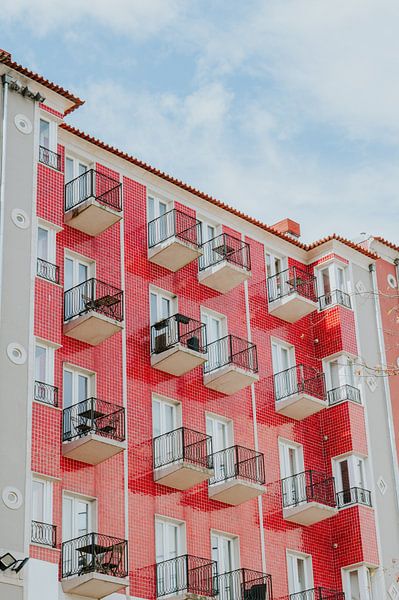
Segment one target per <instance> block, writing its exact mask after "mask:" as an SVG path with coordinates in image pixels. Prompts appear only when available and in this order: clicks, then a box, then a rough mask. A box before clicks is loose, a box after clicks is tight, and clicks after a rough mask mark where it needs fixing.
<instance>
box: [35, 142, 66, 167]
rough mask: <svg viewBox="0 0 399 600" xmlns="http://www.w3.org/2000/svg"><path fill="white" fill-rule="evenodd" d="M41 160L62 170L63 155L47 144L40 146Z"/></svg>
mask: <svg viewBox="0 0 399 600" xmlns="http://www.w3.org/2000/svg"><path fill="white" fill-rule="evenodd" d="M39 162H41V163H43V164H44V165H47V166H48V167H52V168H53V169H56V170H57V171H61V156H60V155H59V154H57V152H53V151H52V150H49V149H48V148H46V147H45V146H39Z"/></svg>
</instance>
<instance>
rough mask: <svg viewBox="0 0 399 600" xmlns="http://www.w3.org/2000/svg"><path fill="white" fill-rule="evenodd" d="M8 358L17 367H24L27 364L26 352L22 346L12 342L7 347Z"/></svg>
mask: <svg viewBox="0 0 399 600" xmlns="http://www.w3.org/2000/svg"><path fill="white" fill-rule="evenodd" d="M7 356H8V358H9V359H10V361H11V362H13V363H14V364H15V365H23V364H24V363H25V362H26V350H25V348H24V347H23V346H22V344H18V343H17V342H11V344H8V346H7Z"/></svg>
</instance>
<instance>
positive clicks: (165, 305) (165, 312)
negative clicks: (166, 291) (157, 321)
mask: <svg viewBox="0 0 399 600" xmlns="http://www.w3.org/2000/svg"><path fill="white" fill-rule="evenodd" d="M161 311H162V314H161V319H166V318H167V317H170V300H169V298H161Z"/></svg>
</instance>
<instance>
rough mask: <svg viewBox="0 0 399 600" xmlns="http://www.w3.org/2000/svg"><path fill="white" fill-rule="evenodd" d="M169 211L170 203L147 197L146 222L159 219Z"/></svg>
mask: <svg viewBox="0 0 399 600" xmlns="http://www.w3.org/2000/svg"><path fill="white" fill-rule="evenodd" d="M169 210H170V203H169V202H166V200H160V199H159V198H156V197H155V196H148V203H147V214H148V222H150V221H153V220H154V219H157V218H158V217H161V216H162V215H164V214H165V213H167V212H168V211H169Z"/></svg>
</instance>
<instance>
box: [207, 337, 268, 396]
mask: <svg viewBox="0 0 399 600" xmlns="http://www.w3.org/2000/svg"><path fill="white" fill-rule="evenodd" d="M207 350H208V360H207V362H206V363H205V365H204V385H205V386H206V387H208V388H210V389H212V390H215V391H217V392H221V393H222V394H227V395H231V394H235V393H236V392H239V391H240V390H242V389H244V388H246V387H248V386H249V385H251V384H252V383H255V382H256V381H259V376H258V355H257V351H256V346H255V344H252V343H251V342H248V341H247V340H243V339H241V338H238V337H236V336H234V335H227V336H225V337H223V338H221V339H220V340H216V341H215V342H212V343H210V344H208V348H207Z"/></svg>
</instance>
